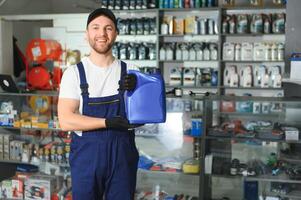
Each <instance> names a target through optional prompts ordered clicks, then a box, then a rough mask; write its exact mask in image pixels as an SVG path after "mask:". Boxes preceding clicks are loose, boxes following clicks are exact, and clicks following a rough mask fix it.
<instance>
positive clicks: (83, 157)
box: [58, 8, 139, 200]
mask: <svg viewBox="0 0 301 200" xmlns="http://www.w3.org/2000/svg"><path fill="white" fill-rule="evenodd" d="M117 35H118V30H117V25H116V18H115V16H114V14H113V13H112V12H111V11H110V10H108V9H105V8H99V9H96V10H94V11H93V12H92V13H90V15H89V17H88V20H87V28H86V39H87V40H88V42H89V45H90V47H91V52H90V55H89V56H88V57H85V58H83V59H82V61H81V62H80V63H78V64H77V66H73V67H69V68H68V69H67V70H66V71H65V72H64V75H63V78H62V81H61V87H60V95H59V102H58V116H59V122H60V126H61V128H62V130H64V131H74V133H73V134H72V143H71V152H70V157H69V161H70V166H71V177H72V194H73V199H74V200H94V199H95V200H96V199H102V197H105V199H106V200H133V199H134V192H135V187H136V172H137V163H138V158H139V155H138V151H137V149H136V146H135V138H134V131H133V130H132V129H131V128H133V127H135V125H130V124H129V123H128V121H127V119H126V116H125V108H124V100H123V93H124V90H133V89H134V88H135V86H136V79H135V77H134V76H130V75H126V67H127V66H126V64H125V63H124V62H122V61H119V60H117V59H115V58H114V56H113V55H112V46H113V44H114V42H115V40H116V37H117ZM119 83H120V85H119Z"/></svg>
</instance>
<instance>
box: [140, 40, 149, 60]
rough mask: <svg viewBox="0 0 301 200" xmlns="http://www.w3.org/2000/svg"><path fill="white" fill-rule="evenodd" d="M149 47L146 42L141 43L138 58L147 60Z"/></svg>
mask: <svg viewBox="0 0 301 200" xmlns="http://www.w3.org/2000/svg"><path fill="white" fill-rule="evenodd" d="M146 54H147V49H146V46H145V45H144V44H140V46H139V47H138V59H139V60H146V59H147V55H146Z"/></svg>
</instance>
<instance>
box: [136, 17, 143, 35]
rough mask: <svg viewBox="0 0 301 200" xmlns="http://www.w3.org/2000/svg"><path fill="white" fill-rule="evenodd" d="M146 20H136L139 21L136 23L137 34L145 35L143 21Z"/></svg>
mask: <svg viewBox="0 0 301 200" xmlns="http://www.w3.org/2000/svg"><path fill="white" fill-rule="evenodd" d="M143 21H144V19H142V18H141V19H136V22H137V24H136V26H137V27H136V34H137V35H143V23H144V22H143Z"/></svg>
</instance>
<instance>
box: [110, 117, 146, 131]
mask: <svg viewBox="0 0 301 200" xmlns="http://www.w3.org/2000/svg"><path fill="white" fill-rule="evenodd" d="M105 124H106V128H108V129H118V130H128V129H133V128H137V127H139V126H143V124H129V121H128V120H127V119H125V118H122V117H113V118H109V119H106V120H105Z"/></svg>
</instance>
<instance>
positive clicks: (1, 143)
mask: <svg viewBox="0 0 301 200" xmlns="http://www.w3.org/2000/svg"><path fill="white" fill-rule="evenodd" d="M3 146H4V136H3V135H2V134H0V160H3V159H4V148H3Z"/></svg>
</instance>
